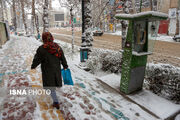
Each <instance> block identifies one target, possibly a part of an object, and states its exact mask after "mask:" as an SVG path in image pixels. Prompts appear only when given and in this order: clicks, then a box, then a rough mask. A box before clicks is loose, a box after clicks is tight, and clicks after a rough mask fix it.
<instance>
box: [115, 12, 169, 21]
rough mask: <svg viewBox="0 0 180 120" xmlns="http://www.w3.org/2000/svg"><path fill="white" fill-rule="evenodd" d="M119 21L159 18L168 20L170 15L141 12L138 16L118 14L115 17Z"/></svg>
mask: <svg viewBox="0 0 180 120" xmlns="http://www.w3.org/2000/svg"><path fill="white" fill-rule="evenodd" d="M115 17H116V18H117V19H126V20H130V19H142V18H148V19H151V18H159V19H167V18H168V14H165V13H161V12H156V11H147V12H141V13H137V14H117V15H116V16H115Z"/></svg>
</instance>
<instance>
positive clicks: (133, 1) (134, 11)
mask: <svg viewBox="0 0 180 120" xmlns="http://www.w3.org/2000/svg"><path fill="white" fill-rule="evenodd" d="M132 8H133V13H137V11H136V3H135V0H132Z"/></svg>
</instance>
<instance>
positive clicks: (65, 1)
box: [59, 0, 80, 53]
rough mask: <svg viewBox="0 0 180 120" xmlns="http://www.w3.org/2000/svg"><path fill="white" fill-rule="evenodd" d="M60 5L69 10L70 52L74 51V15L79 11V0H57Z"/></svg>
mask: <svg viewBox="0 0 180 120" xmlns="http://www.w3.org/2000/svg"><path fill="white" fill-rule="evenodd" d="M59 3H60V5H61V6H62V7H66V8H68V9H69V11H70V18H71V29H72V53H74V16H75V14H76V13H78V12H79V9H80V1H79V0H59Z"/></svg>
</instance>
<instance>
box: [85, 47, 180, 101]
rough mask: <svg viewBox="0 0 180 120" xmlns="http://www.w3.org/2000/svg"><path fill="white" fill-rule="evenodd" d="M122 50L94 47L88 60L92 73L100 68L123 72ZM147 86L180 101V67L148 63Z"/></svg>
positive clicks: (107, 70) (112, 71)
mask: <svg viewBox="0 0 180 120" xmlns="http://www.w3.org/2000/svg"><path fill="white" fill-rule="evenodd" d="M121 61H122V54H121V53H120V52H115V51H108V50H101V49H94V50H92V52H91V54H90V55H89V59H88V60H87V67H88V68H89V69H90V72H91V73H93V74H94V73H96V72H97V71H99V70H103V71H105V72H111V73H120V72H121ZM144 84H145V87H146V88H148V89H150V90H151V91H152V92H153V93H155V94H157V95H159V96H162V97H165V98H167V99H169V100H172V101H174V102H175V103H180V68H177V67H174V66H172V65H168V64H152V63H151V64H149V63H148V64H147V67H146V76H145V82H144Z"/></svg>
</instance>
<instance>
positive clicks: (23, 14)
mask: <svg viewBox="0 0 180 120" xmlns="http://www.w3.org/2000/svg"><path fill="white" fill-rule="evenodd" d="M20 2H21V12H22V19H23V23H24V28H25V31H26V35H27V34H28V33H27V24H26V18H25V11H24V0H21V1H20Z"/></svg>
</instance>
